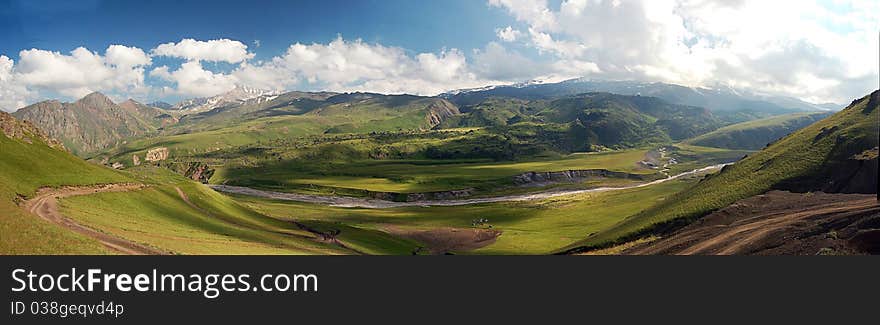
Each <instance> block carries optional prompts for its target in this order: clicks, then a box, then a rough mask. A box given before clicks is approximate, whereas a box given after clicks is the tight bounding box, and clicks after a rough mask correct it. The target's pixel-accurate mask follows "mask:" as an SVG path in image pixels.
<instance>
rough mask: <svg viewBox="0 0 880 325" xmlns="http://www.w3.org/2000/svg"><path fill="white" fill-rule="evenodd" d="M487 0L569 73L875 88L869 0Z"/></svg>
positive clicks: (826, 95)
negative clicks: (557, 1) (555, 3)
mask: <svg viewBox="0 0 880 325" xmlns="http://www.w3.org/2000/svg"><path fill="white" fill-rule="evenodd" d="M488 3H489V5H490V6H493V7H499V8H503V9H504V10H506V11H507V12H508V13H510V15H511V16H512V17H513V18H514V19H516V20H518V21H520V22H522V23H525V24H527V25H528V26H529V27H528V37H527V38H526V37H517V39H523V40H522V42H524V44H525V45H527V46H530V47H531V48H533V49H535V50H537V51H538V52H539V53H540V54H542V55H545V56H546V55H550V56H551V57H550V58H547V60H550V61H555V64H554V65H555V66H557V67H559V68H561V69H566V70H568V72H569V73H575V74H577V73H579V70H582V71H580V74H584V75H594V76H598V77H605V78H610V79H640V80H656V81H666V82H674V83H681V84H686V85H716V84H723V85H731V86H736V87H743V88H750V89H753V90H759V91H763V92H768V93H777V94H784V95H790V96H796V97H800V98H803V99H807V100H812V101H828V100H833V101H837V102H848V101H849V100H851V99H852V98H855V97H859V96H862V95H864V94H865V93H867V92H868V91H870V90H872V89H874V88H876V80H877V75H878V68H877V64H876V60H877V57H878V55H880V53H878V44H877V34H876V33H877V26H878V25H880V19H878V17H880V3H878V2H877V1H872V0H868V1H862V0H841V1H834V2H817V3H812V2H808V1H793V0H780V1H757V0H739V1H707V0H650V1H617V0H613V1H612V0H564V1H562V2H561V3H560V4H559V6H558V8H551V7H550V5H549V3H548V2H547V1H544V0H488ZM498 34H499V37H500V38H501V39H502V40H505V38H504V37H502V36H501V32H499V33H498ZM566 62H567V63H566ZM560 72H561V71H560Z"/></svg>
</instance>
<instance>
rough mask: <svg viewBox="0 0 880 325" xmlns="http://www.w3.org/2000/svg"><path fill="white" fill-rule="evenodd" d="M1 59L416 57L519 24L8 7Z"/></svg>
mask: <svg viewBox="0 0 880 325" xmlns="http://www.w3.org/2000/svg"><path fill="white" fill-rule="evenodd" d="M2 2H5V4H4V5H0V12H2V14H0V15H2V16H0V17H2V19H0V30H2V31H3V32H0V33H3V35H2V39H3V42H2V43H0V53H3V54H6V55H7V56H9V57H12V58H15V56H17V52H18V51H20V50H22V49H28V48H39V49H47V50H55V51H62V52H66V51H70V50H73V49H74V48H76V47H79V46H84V47H86V48H89V49H103V48H106V47H107V46H108V45H110V44H125V45H129V46H137V47H140V48H145V49H147V48H152V47H155V46H156V45H158V44H160V43H165V42H169V41H172V40H180V39H183V38H194V39H200V40H209V39H218V38H229V39H235V40H239V41H242V42H244V43H246V44H248V45H252V44H253V41H254V40H260V43H261V47H260V48H261V50H260V51H258V52H257V53H256V54H257V59H259V58H260V56H269V55H276V54H279V53H281V52H282V51H283V50H284V49H286V48H287V47H288V46H289V45H290V44H291V42H293V41H298V42H303V43H313V42H318V43H323V42H327V41H329V40H332V39H333V38H335V37H336V36H337V35H338V34H341V35H343V36H344V37H345V38H352V39H356V38H361V39H363V40H365V41H368V42H378V43H382V44H384V45H391V46H401V47H404V48H406V49H409V50H412V51H416V52H429V51H435V50H437V49H439V48H442V47H444V46H445V47H450V48H478V47H482V46H483V45H485V44H486V43H487V42H489V41H491V40H494V39H495V32H494V29H495V28H496V27H497V26H500V25H505V26H506V25H509V24H513V23H515V20H514V19H513V18H511V17H510V16H509V15H507V14H506V13H505V12H504V10H502V9H500V8H490V7H489V5H488V4H487V3H486V2H483V1H473V0H448V1H401V0H375V1H350V0H348V1H345V0H343V1H340V0H325V1H240V0H239V1H229V0H219V1H98V0H90V1H47V0H24V1H2Z"/></svg>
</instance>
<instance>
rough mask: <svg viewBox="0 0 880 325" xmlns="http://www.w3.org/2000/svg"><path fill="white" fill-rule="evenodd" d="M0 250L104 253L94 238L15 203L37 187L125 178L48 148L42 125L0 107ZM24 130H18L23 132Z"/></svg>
mask: <svg viewBox="0 0 880 325" xmlns="http://www.w3.org/2000/svg"><path fill="white" fill-rule="evenodd" d="M0 114H4V116H0V124H3V126H4V131H5V130H7V128H6V127H10V128H9V130H11V129H13V128H15V130H17V132H14V133H16V134H20V135H21V136H20V137H10V136H8V135H7V134H6V133H4V132H0V153H2V154H0V252H2V253H3V254H104V253H107V251H106V250H105V249H104V247H103V246H102V245H100V244H99V243H98V242H97V241H95V240H92V239H90V238H87V237H85V236H82V235H79V234H76V233H73V232H70V231H68V230H66V229H62V228H60V227H58V226H55V225H53V224H50V223H48V222H46V221H43V220H42V219H40V218H39V217H37V216H33V215H31V214H29V213H27V212H25V211H24V209H22V208H20V207H19V206H18V204H19V203H21V202H22V200H24V199H25V198H28V197H31V196H33V195H34V193H35V192H36V191H37V189H39V188H41V187H58V186H62V185H92V184H106V183H118V182H129V181H131V178H129V177H127V176H125V175H124V174H122V173H119V172H116V171H114V170H111V169H108V168H105V167H102V166H98V165H94V164H90V163H87V162H85V161H82V160H81V159H79V158H76V157H74V156H73V155H71V154H69V153H67V152H66V151H64V150H60V149H56V148H52V147H50V146H49V144H48V143H46V141H47V140H48V139H47V138H45V137H44V136H41V134H40V133H41V131H39V130H37V129H35V128H31V127H28V125H27V124H25V123H24V122H20V121H15V120H13V119H11V116H9V115H8V114H6V113H2V112H0ZM22 133H23V134H22Z"/></svg>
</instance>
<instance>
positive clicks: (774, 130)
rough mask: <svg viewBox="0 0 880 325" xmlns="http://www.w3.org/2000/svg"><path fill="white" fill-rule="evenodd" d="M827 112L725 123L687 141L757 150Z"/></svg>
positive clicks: (699, 144)
mask: <svg viewBox="0 0 880 325" xmlns="http://www.w3.org/2000/svg"><path fill="white" fill-rule="evenodd" d="M829 115H831V113H828V112H810V113H792V114H786V115H779V116H773V117H768V118H763V119H759V120H754V121H748V122H742V123H737V124H734V125H728V126H725V127H723V128H720V129H718V130H715V131H712V132H709V133H706V134H703V135H700V136H698V137H696V138H693V139H691V140H688V141H687V142H688V143H690V144H694V145H698V146H704V147H715V148H727V149H743V150H760V149H761V148H764V147H765V146H766V145H767V144H769V143H771V142H773V141H776V140H778V139H780V138H782V137H784V136H786V135H788V134H791V133H792V132H794V131H797V130H799V129H801V128H803V127H805V126H808V125H810V124H813V123H815V122H816V121H819V120H821V119H823V118H825V117H828V116H829Z"/></svg>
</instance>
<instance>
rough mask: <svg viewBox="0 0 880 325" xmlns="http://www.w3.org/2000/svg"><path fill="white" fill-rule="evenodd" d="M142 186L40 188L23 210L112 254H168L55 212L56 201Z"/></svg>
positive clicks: (56, 208)
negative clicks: (82, 236)
mask: <svg viewBox="0 0 880 325" xmlns="http://www.w3.org/2000/svg"><path fill="white" fill-rule="evenodd" d="M144 187H146V185H143V184H109V185H99V186H82V187H62V188H57V189H54V188H43V189H40V190H38V191H37V195H36V196H35V197H34V198H32V199H30V200H27V201H25V203H24V208H25V209H26V210H28V211H30V212H31V213H33V214H35V215H38V216H40V217H41V218H43V219H44V220H46V221H49V222H51V223H54V224H56V225H59V226H61V227H64V228H66V229H69V230H71V231H74V232H77V233H79V234H82V235H86V236H88V237H91V238H94V239H96V240H98V241H99V242H101V244H103V245H104V246H106V247H107V248H109V249H111V250H113V251H115V252H119V253H122V254H132V255H161V254H168V252H164V251H161V250H158V249H155V248H151V247H147V246H144V245H141V244H138V243H135V242H132V241H129V240H126V239H123V238H119V237H116V236H113V235H110V234H106V233H103V232H100V231H98V230H95V229H92V228H89V227H87V226H84V225H81V224H79V223H77V222H76V221H74V220H72V219H70V218H68V217H65V216H64V215H62V214H61V212H60V211H59V210H58V199H60V198H65V197H71V196H79V195H89V194H95V193H104V192H124V191H132V190H139V189H142V188H144Z"/></svg>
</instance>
